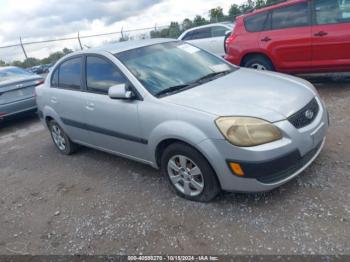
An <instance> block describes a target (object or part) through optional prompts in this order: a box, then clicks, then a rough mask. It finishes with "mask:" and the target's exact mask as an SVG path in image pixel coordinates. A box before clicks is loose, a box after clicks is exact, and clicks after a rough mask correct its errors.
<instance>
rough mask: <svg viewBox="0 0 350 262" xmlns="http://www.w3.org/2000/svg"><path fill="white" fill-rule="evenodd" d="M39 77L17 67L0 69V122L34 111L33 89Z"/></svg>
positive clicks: (37, 83)
mask: <svg viewBox="0 0 350 262" xmlns="http://www.w3.org/2000/svg"><path fill="white" fill-rule="evenodd" d="M42 83H44V78H42V77H41V76H38V75H35V74H32V73H29V72H28V71H26V70H24V69H21V68H18V67H13V66H11V67H0V120H3V119H4V118H8V117H11V116H15V115H18V114H22V113H27V112H30V111H31V112H35V111H36V108H37V107H36V103H35V89H34V88H35V87H36V86H38V85H40V84H42Z"/></svg>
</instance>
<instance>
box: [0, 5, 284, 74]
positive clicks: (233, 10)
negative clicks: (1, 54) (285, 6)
mask: <svg viewBox="0 0 350 262" xmlns="http://www.w3.org/2000/svg"><path fill="white" fill-rule="evenodd" d="M281 1H283V0H247V2H245V3H243V4H241V5H237V4H232V5H231V6H230V8H229V10H228V12H227V13H226V14H225V13H224V10H223V8H222V7H220V6H219V7H216V8H212V9H210V10H209V18H208V19H206V18H205V17H202V16H200V15H196V16H195V17H194V18H193V19H190V18H186V19H184V20H183V21H182V23H178V22H171V23H170V25H169V27H166V28H163V29H161V30H157V29H155V30H152V31H151V32H150V37H151V38H159V37H161V38H178V37H179V36H180V35H181V34H182V33H183V32H184V31H186V30H188V29H190V28H193V27H197V26H202V25H206V24H210V23H218V22H224V21H231V22H233V21H234V20H235V19H236V17H237V16H239V15H242V14H244V13H247V12H248V11H249V10H252V9H258V8H261V7H264V6H266V5H270V4H276V3H278V2H281ZM127 38H129V37H127ZM125 40H127V39H124V38H120V39H119V41H125ZM71 52H73V50H71V49H69V48H63V50H62V51H58V52H54V53H52V54H50V55H49V56H48V57H45V58H43V59H38V58H34V57H28V58H27V59H25V60H24V61H19V60H16V61H13V62H11V63H6V62H4V61H2V60H1V59H0V66H9V65H12V66H18V67H22V68H28V67H32V66H36V65H41V64H51V63H55V62H56V61H57V60H59V59H60V58H61V57H63V56H65V55H66V54H69V53H71Z"/></svg>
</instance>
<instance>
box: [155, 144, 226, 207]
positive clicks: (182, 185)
mask: <svg viewBox="0 0 350 262" xmlns="http://www.w3.org/2000/svg"><path fill="white" fill-rule="evenodd" d="M160 169H161V173H162V175H164V176H165V177H167V179H168V181H169V184H170V187H171V188H172V190H173V191H175V192H176V194H178V195H179V196H181V197H183V198H185V199H188V200H191V201H198V202H209V201H210V200H212V199H214V198H215V197H216V196H217V195H218V193H219V192H220V186H219V183H218V180H217V177H216V174H215V172H214V170H213V169H212V167H211V166H210V164H209V163H208V161H207V160H206V159H205V157H204V156H203V155H202V154H201V153H199V152H198V151H197V150H196V149H194V148H192V147H190V146H189V145H187V144H184V143H173V144H171V145H169V146H168V147H167V148H166V149H165V150H164V152H163V154H162V156H161V167H160Z"/></svg>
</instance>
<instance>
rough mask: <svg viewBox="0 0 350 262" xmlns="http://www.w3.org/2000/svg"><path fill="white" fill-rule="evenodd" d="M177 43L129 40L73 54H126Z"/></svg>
mask: <svg viewBox="0 0 350 262" xmlns="http://www.w3.org/2000/svg"><path fill="white" fill-rule="evenodd" d="M173 41H177V40H176V39H170V38H152V39H142V40H129V41H124V42H118V43H113V44H107V45H102V46H99V47H94V48H89V49H87V50H82V51H77V52H74V53H72V54H78V53H83V54H85V53H93V52H96V51H106V52H109V53H112V54H116V53H120V52H124V51H127V50H131V49H136V48H140V47H145V46H150V45H155V44H161V43H168V42H173Z"/></svg>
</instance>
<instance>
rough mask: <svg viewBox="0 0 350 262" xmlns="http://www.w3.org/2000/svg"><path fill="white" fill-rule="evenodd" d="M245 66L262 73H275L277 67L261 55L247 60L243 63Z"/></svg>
mask: <svg viewBox="0 0 350 262" xmlns="http://www.w3.org/2000/svg"><path fill="white" fill-rule="evenodd" d="M243 66H244V67H248V68H252V69H256V70H261V71H275V67H274V66H273V64H272V62H271V61H270V59H268V58H266V57H264V56H260V55H255V56H250V57H248V58H246V59H245V60H244V61H243Z"/></svg>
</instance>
